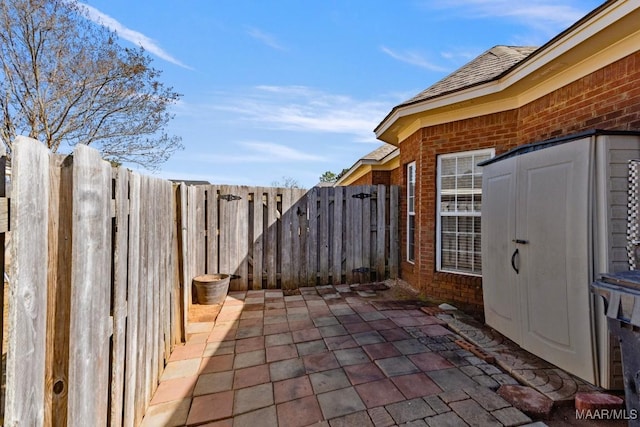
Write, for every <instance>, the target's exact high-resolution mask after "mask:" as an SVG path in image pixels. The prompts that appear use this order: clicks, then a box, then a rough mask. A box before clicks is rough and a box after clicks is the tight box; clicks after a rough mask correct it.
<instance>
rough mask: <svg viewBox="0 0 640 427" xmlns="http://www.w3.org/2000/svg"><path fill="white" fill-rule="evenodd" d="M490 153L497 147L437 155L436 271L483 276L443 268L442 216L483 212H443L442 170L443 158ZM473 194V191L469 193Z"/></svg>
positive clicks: (474, 192)
mask: <svg viewBox="0 0 640 427" xmlns="http://www.w3.org/2000/svg"><path fill="white" fill-rule="evenodd" d="M487 154H488V155H489V156H490V157H493V156H495V149H494V148H485V149H480V150H471V151H461V152H457V153H446V154H440V155H439V156H438V157H437V160H436V194H435V197H436V245H435V246H436V247H435V251H436V271H441V272H446V273H454V274H461V275H465V276H475V277H482V274H478V273H474V272H470V271H460V270H454V269H448V268H443V267H442V217H445V216H449V217H462V216H464V217H470V218H478V217H480V218H481V217H482V214H481V212H477V211H471V212H454V211H452V212H441V209H442V200H441V195H442V176H441V171H442V160H443V159H448V158H455V159H458V158H462V157H469V156H481V155H487ZM476 190H480V191H473V194H482V189H481V188H480V189H476ZM455 194H458V192H455ZM469 194H471V192H470V193H469Z"/></svg>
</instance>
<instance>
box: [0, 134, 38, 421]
mask: <svg viewBox="0 0 640 427" xmlns="http://www.w3.org/2000/svg"><path fill="white" fill-rule="evenodd" d="M12 177H13V182H12V186H13V187H12V193H13V194H12V198H11V212H12V213H13V214H12V218H11V220H12V227H11V229H12V230H13V233H12V234H13V235H12V238H13V244H12V245H11V247H12V250H11V252H12V257H11V258H12V261H11V271H12V273H11V281H12V282H11V296H10V303H9V333H8V335H9V352H8V355H7V382H6V389H7V401H6V412H5V425H8V426H14V425H18V424H21V425H29V426H32V425H33V426H39V425H42V424H43V422H44V386H45V352H46V336H47V334H46V326H47V325H46V320H47V268H46V266H47V256H48V243H47V234H48V205H49V151H48V150H47V148H46V147H45V146H44V145H42V144H41V143H40V142H38V141H36V140H33V139H30V138H26V137H21V136H19V137H17V138H16V140H15V142H14V144H13V171H12Z"/></svg>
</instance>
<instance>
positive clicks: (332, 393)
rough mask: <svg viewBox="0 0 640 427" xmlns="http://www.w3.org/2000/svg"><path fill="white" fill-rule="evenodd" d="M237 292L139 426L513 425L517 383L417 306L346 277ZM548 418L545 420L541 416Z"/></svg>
mask: <svg viewBox="0 0 640 427" xmlns="http://www.w3.org/2000/svg"><path fill="white" fill-rule="evenodd" d="M300 293H301V294H300V295H294V296H284V295H283V293H282V291H280V290H260V291H248V292H230V293H229V295H228V296H227V299H226V300H225V303H224V305H223V306H222V308H221V309H220V311H219V314H218V315H217V317H216V319H215V322H197V323H191V324H190V327H189V331H188V332H189V333H190V334H189V339H188V342H187V343H186V344H185V345H182V346H179V347H177V348H176V349H175V350H174V352H173V353H172V355H171V358H170V361H169V363H168V364H167V367H166V369H165V371H164V374H163V376H162V379H161V383H160V385H159V386H158V389H157V391H156V393H155V395H154V397H153V400H152V401H151V405H150V407H149V409H148V410H147V413H146V416H145V418H144V421H143V426H145V427H148V426H154V427H156V426H183V425H206V426H234V427H240V426H251V427H253V426H280V427H289V426H306V425H325V426H332V427H335V426H359V427H360V426H363V427H364V426H392V425H402V424H405V423H409V424H410V425H412V426H426V425H428V426H463V425H471V426H502V425H505V426H515V425H524V424H527V423H530V422H531V419H530V418H529V417H528V416H527V415H525V414H524V413H522V412H521V411H519V410H518V409H516V408H514V407H512V406H511V405H510V404H509V403H508V402H506V401H505V400H503V399H502V398H501V397H500V396H498V395H497V394H496V393H495V390H496V389H497V388H498V387H499V386H500V385H501V384H516V383H517V382H516V381H515V380H514V379H513V378H512V377H511V376H509V375H507V374H505V373H503V372H502V371H501V370H500V369H499V368H497V367H496V366H494V365H492V364H488V363H485V362H484V361H483V360H482V359H479V358H478V357H476V356H474V355H473V354H472V353H471V352H469V351H467V350H465V349H462V348H460V346H458V345H457V344H456V343H455V342H454V341H455V340H457V339H460V336H458V335H456V334H454V333H453V332H451V331H450V330H449V329H448V328H446V327H445V326H444V325H443V322H442V321H441V320H439V319H438V318H437V317H435V316H431V315H429V314H427V313H425V312H423V311H421V310H419V309H418V307H417V306H411V305H408V304H403V303H398V302H393V301H389V300H384V299H380V298H378V297H375V298H371V297H368V296H369V295H368V294H366V293H365V294H360V295H365V296H360V295H359V294H358V293H355V292H351V289H350V288H349V287H348V286H336V287H332V286H321V287H315V288H301V289H300ZM536 425H543V424H536Z"/></svg>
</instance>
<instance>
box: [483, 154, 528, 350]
mask: <svg viewBox="0 0 640 427" xmlns="http://www.w3.org/2000/svg"><path fill="white" fill-rule="evenodd" d="M516 163H517V158H516V157H514V158H511V159H506V160H502V161H499V162H496V163H492V164H490V165H488V166H486V167H484V168H483V170H482V181H483V182H482V188H483V190H482V192H483V194H482V254H483V256H482V291H483V299H484V315H485V321H486V323H487V325H489V326H491V327H492V328H494V329H496V330H498V331H500V332H501V333H502V334H503V335H505V336H507V337H508V338H510V339H512V340H513V341H515V342H517V343H519V342H520V341H521V324H520V315H519V311H520V307H519V306H520V302H519V301H520V294H519V291H518V282H517V277H516V272H515V270H514V269H513V268H512V267H511V257H512V255H513V253H514V251H515V249H516V247H515V246H514V243H513V242H512V240H513V239H515V234H516V223H515V220H516ZM516 261H517V260H516V259H515V258H514V262H516Z"/></svg>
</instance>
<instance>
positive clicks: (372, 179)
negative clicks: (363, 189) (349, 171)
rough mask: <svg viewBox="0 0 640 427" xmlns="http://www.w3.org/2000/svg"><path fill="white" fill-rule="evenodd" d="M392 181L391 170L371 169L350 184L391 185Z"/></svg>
mask: <svg viewBox="0 0 640 427" xmlns="http://www.w3.org/2000/svg"><path fill="white" fill-rule="evenodd" d="M390 183H391V171H375V170H374V171H369V172H367V173H366V174H364V175H362V176H361V177H360V178H358V179H356V180H355V181H353V183H351V184H349V185H379V184H383V185H389V184H390Z"/></svg>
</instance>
